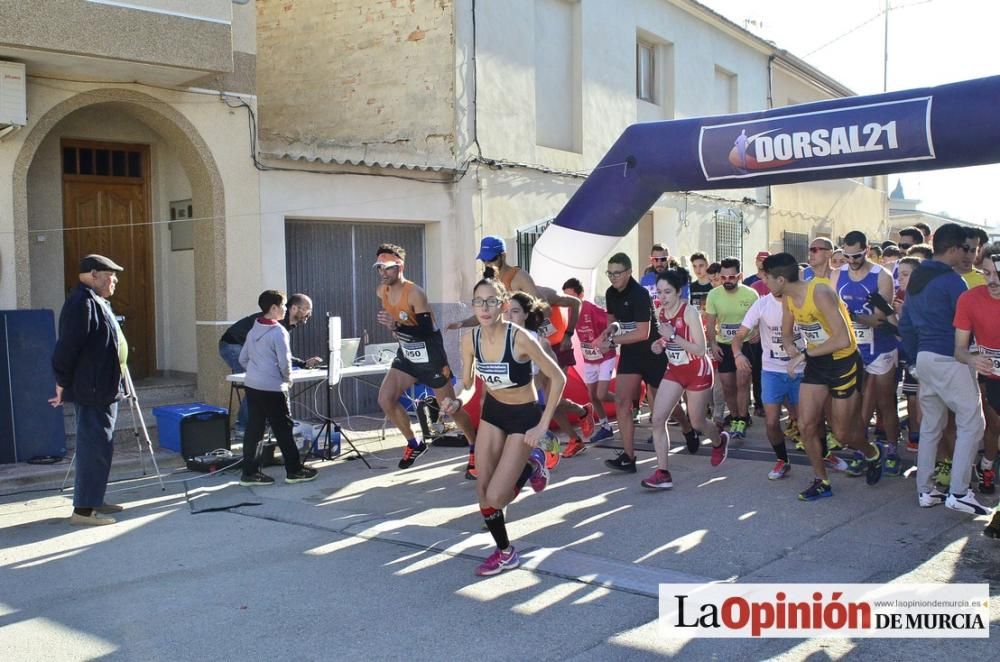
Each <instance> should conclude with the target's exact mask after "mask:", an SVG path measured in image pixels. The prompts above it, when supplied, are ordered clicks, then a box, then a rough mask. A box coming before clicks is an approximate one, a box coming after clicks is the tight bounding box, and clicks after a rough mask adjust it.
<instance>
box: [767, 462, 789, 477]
mask: <svg viewBox="0 0 1000 662" xmlns="http://www.w3.org/2000/svg"><path fill="white" fill-rule="evenodd" d="M791 470H792V465H790V464H788V463H787V462H785V461H784V460H778V461H777V462H775V463H774V468H773V469H771V470H770V471H769V472H768V473H767V479H768V480H781V479H782V478H784V477H785V476H787V475H788V472H789V471H791Z"/></svg>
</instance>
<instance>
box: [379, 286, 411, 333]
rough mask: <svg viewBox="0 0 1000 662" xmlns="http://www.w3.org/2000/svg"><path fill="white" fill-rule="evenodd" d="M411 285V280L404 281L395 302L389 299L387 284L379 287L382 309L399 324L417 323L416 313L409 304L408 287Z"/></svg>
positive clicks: (409, 324)
mask: <svg viewBox="0 0 1000 662" xmlns="http://www.w3.org/2000/svg"><path fill="white" fill-rule="evenodd" d="M412 286H413V283H412V282H411V281H406V282H405V283H404V284H403V291H402V292H400V294H399V300H398V301H396V303H392V302H391V301H389V286H388V285H383V286H381V287H380V288H379V299H381V300H382V309H383V310H384V311H385V312H387V313H389V315H390V316H392V319H393V320H394V321H395V322H396V323H398V324H399V325H400V326H416V325H417V313H416V311H414V310H413V306H411V305H410V288H411V287H412Z"/></svg>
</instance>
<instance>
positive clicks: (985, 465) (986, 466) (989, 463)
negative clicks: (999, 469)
mask: <svg viewBox="0 0 1000 662" xmlns="http://www.w3.org/2000/svg"><path fill="white" fill-rule="evenodd" d="M979 466H980V468H981V469H982V470H983V471H989V470H990V469H992V468H993V460H987V459H986V456H985V455H984V456H983V459H982V461H981V462H980V463H979Z"/></svg>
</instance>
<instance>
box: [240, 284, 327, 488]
mask: <svg viewBox="0 0 1000 662" xmlns="http://www.w3.org/2000/svg"><path fill="white" fill-rule="evenodd" d="M285 301H286V298H285V293H284V292H281V291H279V290H265V291H264V292H262V293H261V295H260V297H258V299H257V303H258V305H259V306H260V309H261V311H262V312H263V315H262V316H261V317H260V318H258V319H257V321H256V322H254V325H253V328H252V329H251V330H250V333H249V334H248V335H247V340H246V342H245V343H244V344H243V350H242V351H241V352H240V365H242V366H243V367H244V368H245V369H246V380H245V381H244V388H245V390H246V398H247V429H246V435H245V436H244V438H243V475H242V477H241V478H240V485H245V486H248V487H251V486H257V485H271V484H273V483H274V479H273V478H271V477H270V476H268V475H267V474H265V473H264V472H263V471H261V469H260V466H259V464H258V463H257V444H258V443H260V440H261V438H263V436H264V426H265V424H270V425H271V431H272V432H273V433H274V437H275V439H277V440H278V447H279V448H280V449H281V456H282V457H283V458H284V460H285V473H286V478H285V482H286V483H304V482H306V481H310V480H313V479H314V478H316V470H315V469H312V468H309V467H306V466H304V465H303V464H302V460H301V459H300V458H299V449H298V448H296V446H295V441H294V439H293V438H292V415H291V410H290V408H289V402H288V388H289V386H291V383H292V379H291V374H290V372H291V368H292V350H291V347H290V345H289V344H288V331H286V330H285V327H283V326H282V325H281V324H278V320H281V319H284V317H285Z"/></svg>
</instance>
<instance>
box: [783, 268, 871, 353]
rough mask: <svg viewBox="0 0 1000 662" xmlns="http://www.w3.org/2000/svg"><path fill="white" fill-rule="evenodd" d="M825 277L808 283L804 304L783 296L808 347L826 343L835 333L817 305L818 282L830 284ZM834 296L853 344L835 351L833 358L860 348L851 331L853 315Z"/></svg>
mask: <svg viewBox="0 0 1000 662" xmlns="http://www.w3.org/2000/svg"><path fill="white" fill-rule="evenodd" d="M824 281H825V279H819V278H813V279H812V280H810V281H809V282H807V283H806V296H805V299H804V300H803V301H802V306H801V307H800V306H797V305H795V298H794V297H792V296H786V297H783V298H784V299H785V301H787V305H788V311H789V312H790V313H791V314H792V317H794V318H795V323H796V324H798V325H799V328H800V329H801V330H802V338H803V339H804V340H805V341H806V348H807V349H813V348H815V347H818V346H820V345H822V344H823V343H825V342H826V341H827V340H829V339H830V336H831V335H832V334H833V331H832V330H831V326H830V324H829V322H827V320H826V318H825V317H823V313H821V312H820V310H819V308H818V307H817V306H816V299H815V291H816V285H817V284H825V285H827V287H829V285H828V284H827V283H826V282H824ZM834 297H835V298H836V299H837V310H838V311H839V312H840V316H841V317H842V318H843V320H844V324H846V325H847V329H848V336H849V337H850V339H851V345H850V346H849V347H846V348H844V349H841V350H837V351H836V352H834V353H833V358H835V359H843V358H846V357H848V356H850V355H852V354H853V353H854V352H856V351H857V349H858V342H857V339H856V338H855V337H854V333H852V332H851V317H850V315H848V314H847V306H845V305H844V302H843V301H841V300H840V298H839V297H836V294H834Z"/></svg>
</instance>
